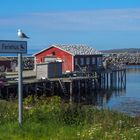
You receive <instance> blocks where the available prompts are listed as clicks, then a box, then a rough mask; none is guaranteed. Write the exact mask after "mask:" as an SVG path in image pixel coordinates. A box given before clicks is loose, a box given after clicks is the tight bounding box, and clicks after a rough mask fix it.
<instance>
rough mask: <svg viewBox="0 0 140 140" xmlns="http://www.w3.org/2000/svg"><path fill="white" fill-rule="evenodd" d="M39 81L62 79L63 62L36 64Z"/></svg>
mask: <svg viewBox="0 0 140 140" xmlns="http://www.w3.org/2000/svg"><path fill="white" fill-rule="evenodd" d="M36 76H37V79H46V78H58V77H62V62H57V61H54V62H44V63H39V64H36Z"/></svg>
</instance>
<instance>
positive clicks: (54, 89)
mask: <svg viewBox="0 0 140 140" xmlns="http://www.w3.org/2000/svg"><path fill="white" fill-rule="evenodd" d="M25 73H28V74H25ZM25 73H24V74H23V75H24V80H23V97H26V96H28V95H31V94H36V95H38V96H40V95H42V94H45V95H47V96H51V95H58V96H61V97H64V98H67V99H68V100H69V101H70V102H73V96H75V95H76V96H77V99H78V98H80V96H81V95H82V94H87V95H88V94H90V93H92V92H94V91H95V90H106V89H119V88H120V89H125V88H126V69H117V70H104V71H96V72H94V74H92V76H91V75H90V74H89V75H85V76H78V77H61V78H49V79H45V80H37V79H36V77H35V75H34V74H35V72H34V74H33V72H25ZM31 73H32V74H31ZM13 75H14V78H15V77H17V75H16V74H12V75H11V77H10V74H8V75H7V77H8V76H9V77H8V81H6V82H5V83H4V85H1V87H0V97H1V98H5V99H9V98H17V90H18V79H14V78H13ZM10 78H11V79H10Z"/></svg>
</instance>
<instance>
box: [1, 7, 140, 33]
mask: <svg viewBox="0 0 140 140" xmlns="http://www.w3.org/2000/svg"><path fill="white" fill-rule="evenodd" d="M0 25H1V26H9V25H10V26H11V25H14V26H30V27H32V28H36V29H39V30H43V29H45V30H46V29H47V30H70V31H73V30H74V31H77V30H80V31H95V30H96V31H97V30H99V31H102V30H107V31H110V30H111V31H112V30H113V31H124V30H127V31H130V30H131V31H133V30H134V31H136V30H140V9H104V10H93V11H72V12H49V13H30V14H27V15H20V16H15V17H12V18H9V17H8V18H0Z"/></svg>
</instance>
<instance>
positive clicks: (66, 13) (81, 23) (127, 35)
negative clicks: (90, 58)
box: [0, 0, 140, 50]
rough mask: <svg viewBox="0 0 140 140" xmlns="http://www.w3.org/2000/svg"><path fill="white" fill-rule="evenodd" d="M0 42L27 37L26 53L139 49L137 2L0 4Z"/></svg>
mask: <svg viewBox="0 0 140 140" xmlns="http://www.w3.org/2000/svg"><path fill="white" fill-rule="evenodd" d="M0 2H1V5H0V40H17V39H18V38H17V29H19V28H20V29H22V30H23V31H24V32H25V33H26V34H27V35H28V36H30V40H28V48H29V49H38V50H39V49H43V48H45V47H48V45H51V44H87V45H89V46H91V47H94V48H96V49H97V50H104V49H113V48H140V0H24V1H23V0H22V1H21V0H12V1H11V0H0Z"/></svg>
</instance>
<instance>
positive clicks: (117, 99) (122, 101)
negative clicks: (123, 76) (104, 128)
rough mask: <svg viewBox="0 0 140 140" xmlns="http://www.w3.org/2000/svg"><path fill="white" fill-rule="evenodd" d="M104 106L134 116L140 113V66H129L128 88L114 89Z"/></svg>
mask: <svg viewBox="0 0 140 140" xmlns="http://www.w3.org/2000/svg"><path fill="white" fill-rule="evenodd" d="M103 106H104V107H108V108H111V109H113V110H117V111H120V112H124V113H126V114H129V115H132V116H136V115H140V66H128V67H127V82H126V89H124V90H122V91H112V93H111V97H110V98H109V99H108V100H106V102H105V103H104V104H103Z"/></svg>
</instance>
